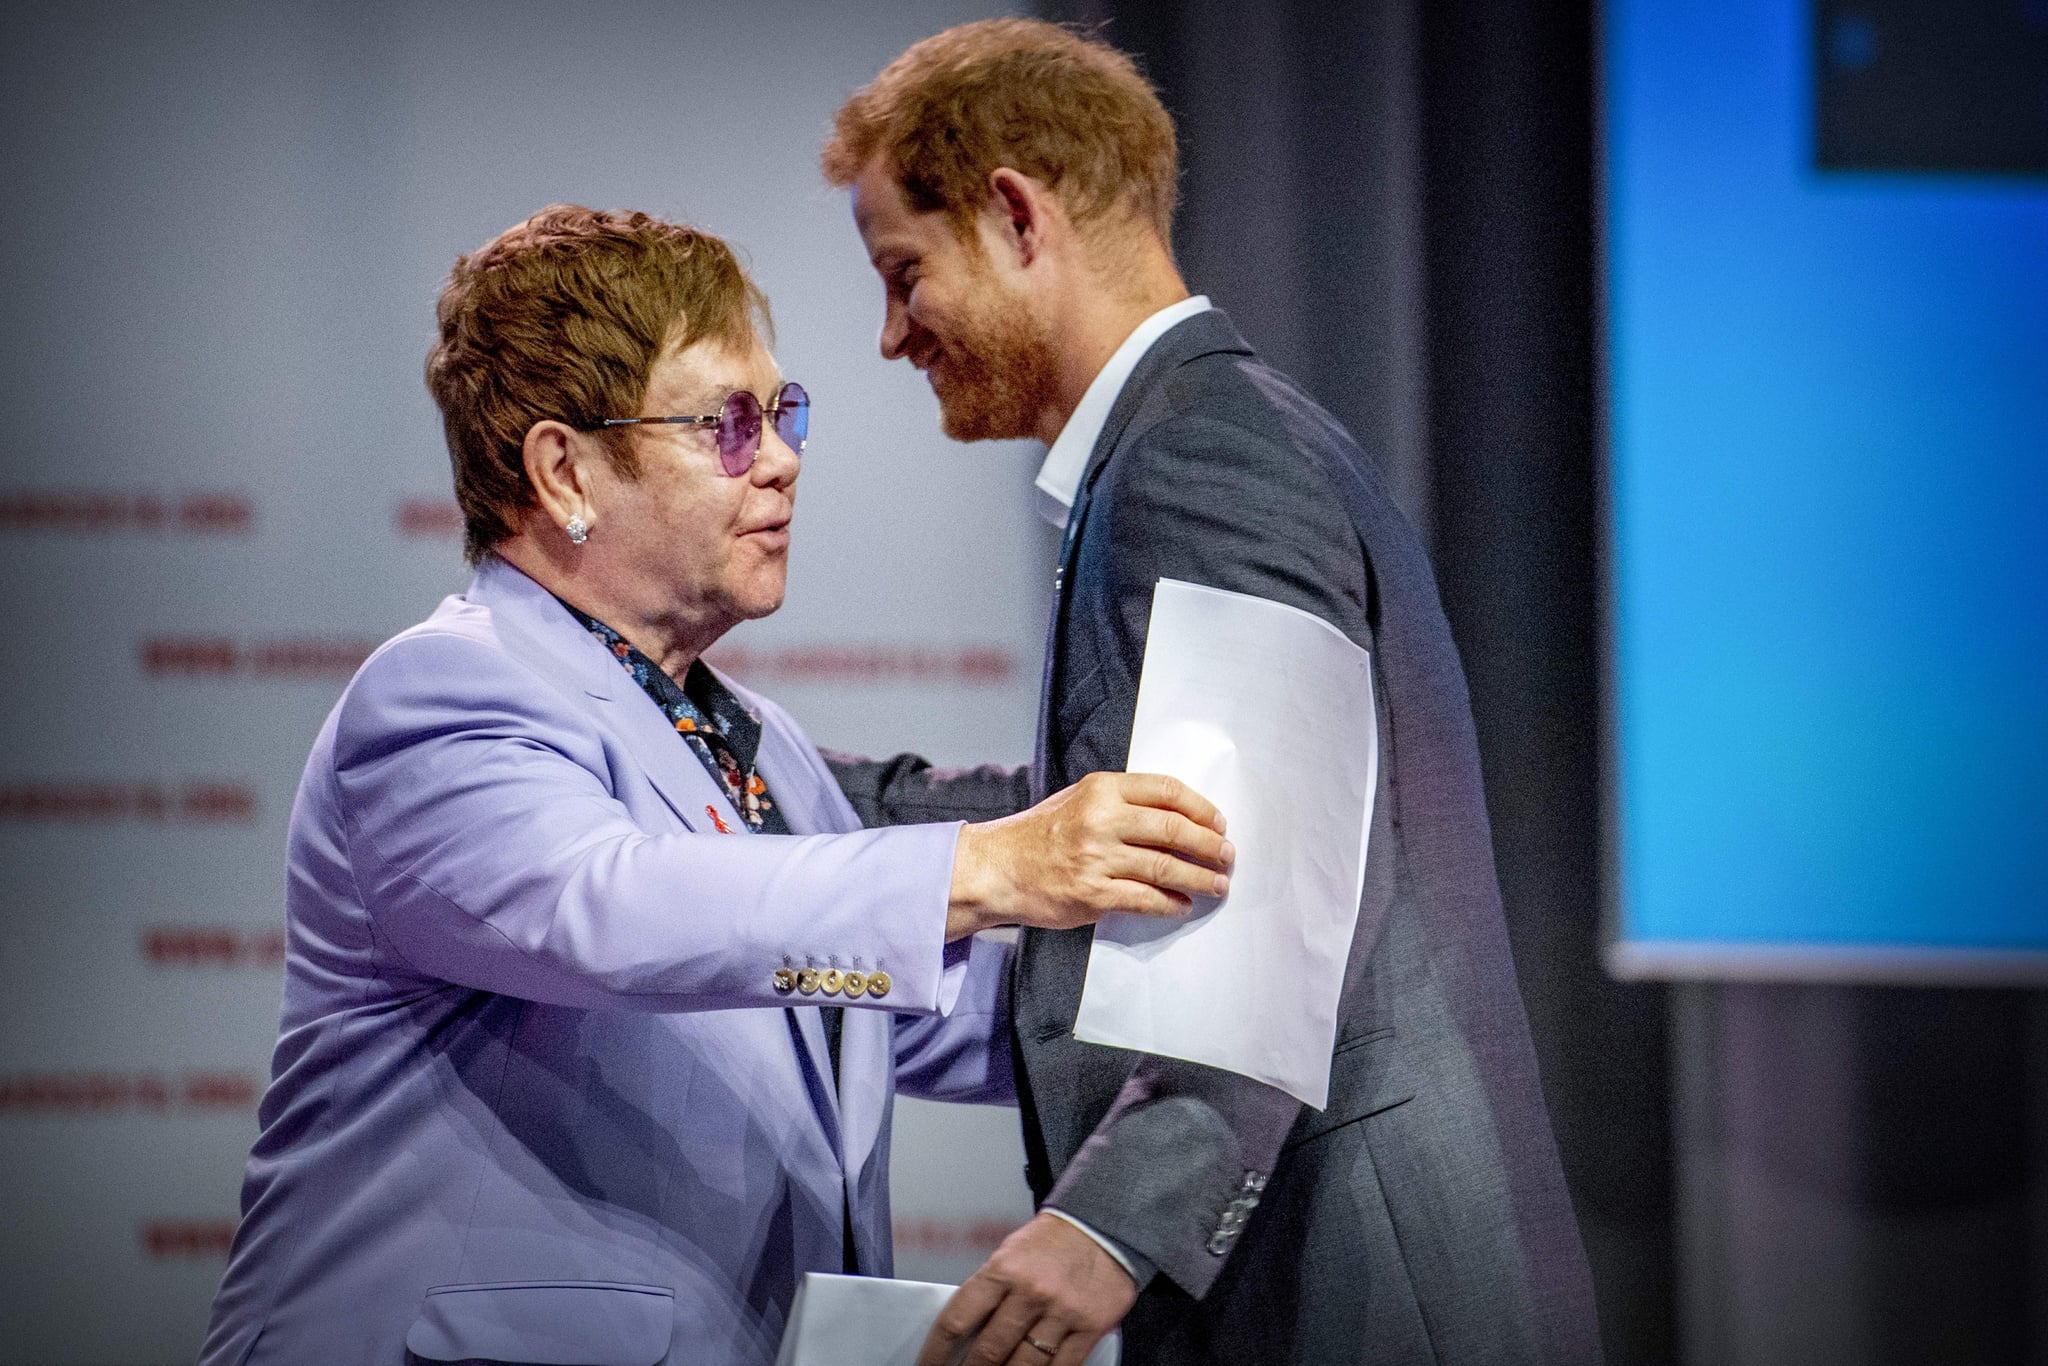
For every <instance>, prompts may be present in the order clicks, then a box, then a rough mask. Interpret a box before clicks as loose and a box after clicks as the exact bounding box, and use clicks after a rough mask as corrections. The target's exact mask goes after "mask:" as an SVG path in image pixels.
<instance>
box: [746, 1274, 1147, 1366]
mask: <svg viewBox="0 0 2048 1366" xmlns="http://www.w3.org/2000/svg"><path fill="white" fill-rule="evenodd" d="M958 1288H959V1287H958V1286H951V1285H933V1284H931V1283H930V1282H928V1281H890V1280H882V1279H880V1278H879V1277H875V1276H828V1275H826V1274H825V1273H823V1272H820V1271H811V1272H806V1273H805V1275H804V1280H803V1284H802V1285H799V1286H798V1287H797V1288H796V1303H795V1304H793V1305H791V1306H790V1310H789V1326H788V1327H787V1328H785V1329H784V1330H783V1332H782V1351H781V1352H780V1353H779V1354H778V1355H777V1356H776V1358H775V1366H916V1364H917V1352H918V1349H919V1348H920V1347H922V1346H924V1340H925V1337H926V1336H927V1335H928V1334H929V1333H930V1332H931V1331H932V1324H933V1322H934V1321H935V1320H937V1318H938V1317H939V1311H940V1310H941V1309H944V1308H945V1307H946V1301H947V1300H949V1299H951V1298H953V1292H954V1291H955V1290H957V1289H958ZM1118 1341H1119V1339H1118V1335H1117V1333H1116V1332H1115V1331H1114V1330H1112V1331H1111V1332H1110V1333H1109V1335H1108V1336H1106V1337H1104V1338H1103V1339H1102V1341H1101V1342H1098V1343H1096V1344H1095V1350H1094V1351H1092V1352H1090V1353H1089V1354H1088V1360H1087V1362H1086V1363H1085V1366H1117V1348H1118ZM971 1343H972V1339H970V1340H969V1342H968V1343H967V1344H963V1345H962V1346H961V1349H960V1351H959V1352H957V1353H956V1354H955V1355H956V1356H958V1357H961V1358H964V1357H965V1356H966V1355H967V1347H968V1346H969V1345H971Z"/></svg>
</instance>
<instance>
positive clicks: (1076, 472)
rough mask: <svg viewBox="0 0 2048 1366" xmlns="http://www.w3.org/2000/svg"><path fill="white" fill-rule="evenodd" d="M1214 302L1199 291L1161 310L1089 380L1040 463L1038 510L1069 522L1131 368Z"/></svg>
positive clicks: (1054, 520)
mask: <svg viewBox="0 0 2048 1366" xmlns="http://www.w3.org/2000/svg"><path fill="white" fill-rule="evenodd" d="M1208 307H1209V297H1208V296H1207V295H1206V294H1197V295H1194V296H1193V297H1191V298H1186V299H1182V300H1181V301H1180V302H1179V303H1177V304H1168V305H1167V306H1166V307H1165V308H1162V309H1160V310H1159V311H1158V312H1157V313H1154V314H1153V315H1152V316H1151V317H1149V318H1147V319H1145V321H1143V322H1141V323H1139V324H1138V325H1137V327H1136V328H1135V329H1133V331H1132V332H1131V335H1130V336H1128V337H1125V338H1124V344H1123V345H1122V346H1119V347H1118V348H1117V349H1116V353H1115V354H1114V355H1112V356H1111V357H1110V358H1109V363H1108V364H1107V365H1105V366H1103V367H1102V369H1101V370H1100V371H1099V372H1098V373H1097V374H1096V376H1095V378H1094V380H1093V381H1091V382H1090V383H1089V385H1088V391H1087V392H1086V393H1084V394H1082V395H1081V402H1080V403H1079V404H1077V405H1076V406H1075V408H1074V415H1073V416H1072V417H1069V418H1068V419H1067V425H1066V426H1064V427H1062V428H1060V434H1059V437H1058V439H1056V440H1055V441H1054V442H1053V443H1052V446H1051V447H1050V448H1049V449H1048V450H1047V451H1046V453H1045V463H1044V464H1043V465H1040V466H1039V467H1038V479H1037V481H1036V482H1037V485H1038V510H1039V512H1040V513H1042V514H1044V517H1045V520H1047V521H1048V522H1051V523H1052V524H1053V525H1054V526H1058V527H1063V526H1065V525H1066V524H1067V514H1068V513H1069V512H1070V511H1072V510H1073V506H1074V496H1075V495H1076V494H1077V493H1079V492H1080V489H1081V475H1082V474H1083V472H1085V471H1086V470H1087V468H1088V456H1089V453H1090V452H1092V451H1093V450H1094V449H1095V439H1096V438H1097V437H1099V436H1101V435H1102V424H1103V423H1105V422H1107V421H1109V410H1110V409H1111V408H1113V407H1115V406H1116V400H1117V395H1119V394H1121V393H1122V392H1123V391H1124V385H1125V384H1126V383H1127V382H1128V381H1129V380H1130V378H1131V371H1133V370H1135V369H1137V368H1138V362H1139V361H1141V360H1143V359H1144V358H1145V353H1146V352H1147V351H1150V350H1151V349H1152V344H1153V343H1154V342H1156V341H1158V340H1159V339H1160V338H1161V337H1163V336H1165V335H1166V334H1167V332H1169V331H1170V330H1172V328H1173V327H1174V326H1175V325H1176V324H1178V323H1180V322H1182V321H1183V320H1185V319H1188V318H1192V317H1194V316H1195V315H1196V314H1197V313H1200V312H1203V311H1205V310H1206V309H1207V308H1208Z"/></svg>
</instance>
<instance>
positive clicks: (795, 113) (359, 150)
mask: <svg viewBox="0 0 2048 1366" xmlns="http://www.w3.org/2000/svg"><path fill="white" fill-rule="evenodd" d="M990 9H991V7H990V6H987V5H977V4H975V3H972V2H971V0H893V2H892V3H888V4H883V3H879V2H878V0H868V2H865V3H838V4H830V5H827V4H823V3H820V4H815V5H801V4H793V3H787V0H784V2H783V3H776V2H775V0H764V2H763V3H755V4H750V5H747V6H722V5H719V6H714V5H691V4H657V3H652V2H651V0H629V2H621V3H609V4H598V5H586V6H574V7H571V6H559V5H550V4H543V3H518V4H505V3H500V4H483V3H470V2H468V0H464V2H463V3H454V2H452V0H443V2H442V3H424V0H422V3H416V4H398V3H384V4H379V3H370V4H351V5H346V6H343V5H325V6H316V5H310V4H306V5H294V4H255V3H249V4H230V3H205V4H185V5H178V6H161V5H150V4H140V3H136V4H119V5H67V6H62V7H59V6H49V7H42V8H41V12H40V13H31V12H29V11H28V9H27V7H22V6H12V7H9V8H8V11H7V14H6V16H5V17H4V18H0V149H4V154H5V158H6V161H5V172H6V183H7V184H8V186H9V189H10V191H11V193H10V194H9V195H8V196H7V198H6V199H5V201H4V202H0V221H4V230H5V244H6V245H5V251H4V255H0V261H4V266H0V268H4V270H5V281H4V285H5V287H4V291H0V308H4V310H5V318H6V323H7V325H6V327H5V328H4V329H0V362H4V363H0V395H4V402H0V414H4V418H5V432H4V437H0V450H4V452H5V455H4V459H5V469H4V474H0V556H4V557H5V564H6V566H7V575H6V580H5V592H4V593H0V620H4V625H5V630H6V639H7V640H8V642H9V643H8V647H7V651H6V656H5V657H6V666H5V670H4V680H0V689H4V691H0V704H4V713H0V714H4V716H5V722H4V736H5V751H4V754H0V858H4V860H5V867H6V871H7V874H8V876H7V877H6V878H5V879H4V880H0V906H4V917H5V919H4V925H5V931H6V932H5V933H4V935H0V1171H4V1172H5V1174H6V1176H5V1180H6V1187H5V1198H4V1199H0V1362H36V1363H71V1362H77V1363H84V1362H96V1363H111V1362H122V1363H143V1362H172V1361H179V1360H186V1359H189V1357H190V1356H191V1354H192V1352H193V1350H194V1348H195V1347H196V1345H197V1342H198V1339H199V1335H200V1333H201V1330H202V1327H203V1323H204V1318H205V1313H206V1308H207V1304H208V1301H209V1299H210V1297H211V1295H212V1291H213V1287H214V1284H215V1282H216V1281H217V1279H218V1276H219V1273H220V1269H221V1266H222V1261H223V1257H224V1254H225V1248H226V1240H227V1238H228V1237H229V1236H230V1235H231V1232H232V1229H233V1221H234V1217H235V1212H236V1197H237V1190H238V1186H239V1180H240V1171H241V1164H242V1160H243V1157H244V1155H245V1153H246V1150H247V1147H248V1144H249V1142H250V1140H251V1138H252V1137H253V1135H254V1131H255V1104H256V1100H257V1098H258V1096H259V1095H260V1091H261V1087H262V1084H263V1080H264V1077H265V1075H266V1072H267V1063H268V1057H269V1050H270V1046H271V1044H272V1042H273V1039H274V1034H275V1029H276V1022H277V1006H278V995H279V981H280V977H279V962H280V956H281V948H282V940H281V924H282V922H281V914H282V912H281V888H282V871H281V864H282V858H281V856H282V848H283V840H284V829H285V821H286V818H287V815H288V812H289V805H290V801H291V796H292V792H293V789H294V786H295V784H296V782H297V776H298V770H299V767H300V765H301V764H302V762H303V760H304V757H305V753H306V750H307V747H308V745H309V744H310V742H311V740H312V737H313V734H314V732H315V730H316V729H317V728H318V726H319V723H320V720H321V718H322V717H323V716H324V714H325V712H326V710H327V708H328V707H329V706H330V705H331V704H332V702H333V700H334V698H335V696H336V695H337V694H338V692H339V690H340V687H341V685H342V683H343V682H344V681H345V680H346V678H347V676H348V673H349V672H350V670H351V669H352V668H353V665H354V663H355V662H356V661H357V660H359V659H360V658H361V657H362V655H363V654H364V653H365V652H366V651H367V650H368V648H369V647H370V645H371V644H373V643H374V642H375V641H377V640H379V639H381V638H383V637H384V636H387V635H389V634H391V633H392V632H394V631H396V630H398V629H399V628H401V627H403V626H405V625H406V624H408V623H410V622H412V621H415V620H417V619H419V618H420V617H421V616H423V615H425V614H426V613H427V612H428V611H429V610H430V609H431V608H432V606H433V604H434V602H435V601H436V600H437V599H438V598H439V597H440V596H441V595H442V594H444V593H447V592H450V591H454V590H456V589H459V588H460V586H461V585H462V584H463V582H464V581H465V579H466V571H465V570H464V569H463V567H462V564H461V555H460V541H459V535H458V534H457V533H458V528H457V525H456V522H455V519H454V517H453V515H452V505H451V503H450V502H449V497H448V475H447V463H446V456H445V453H444V451H443V448H442V446H441V441H440V435H439V428H438V423H437V421H436V419H435V415H434V412H433V408H432V405H431V403H430V402H429V400H428V398H427V396H426V393H425V389H424V386H423V384H422V382H421V379H420V367H421V363H422V360H423V358H424V355H425V352H426V348H427V345H428V343H429V341H430V339H431V335H432V306H433V299H434V295H435V293H436V291H437V289H438V287H439V284H440V282H441V279H442V278H443V277H444V275H445V274H446V272H447V269H448V267H449V266H450V264H451V263H452V262H453V260H454V258H455V256H456V255H457V254H458V253H460V252H463V251H467V250H469V249H471V248H473V247H475V246H476V245H478V244H479V243H481V242H483V241H484V240H485V239H486V238H488V237H489V236H491V235H492V234H494V233H496V232H497V231H499V230H500V229H502V228H504V227H506V226H507V225H509V224H510V223H512V222H513V221H515V220H517V219H519V218H522V217H524V216H525V215H526V214H528V213H530V212H532V211H533V210H535V209H537V208H539V207H540V206H541V205H543V204H546V203H549V202H551V201H558V200H569V201H576V202H581V203H585V204H590V205H593V206H596V207H628V208H643V209H647V210H649V211H651V212H656V213H660V214H663V215H666V216H673V217H680V218H685V219H688V220H690V221H692V222H695V223H697V224H700V225H702V226H704V227H707V228H709V229H711V230H712V231H715V232H718V233H720V234H723V235H725V236H727V237H729V238H730V239H731V240H733V241H734V242H735V243H736V244H738V245H739V246H740V247H742V248H743V250H744V252H745V254H746V255H747V257H748V258H749V259H750V260H751V262H752V264H753V268H754V271H755V275H756V277H757V279H758V280H759V281H760V283H761V284H762V285H763V286H764V288H765V289H766V290H767V291H768V293H769V296H770V297H771V299H772V300H773V301H774V305H775V314H776V321H777V323H778V325H779V332H780V345H779V347H778V355H779V359H780V360H781V361H782V363H783V366H784V368H785V370H786V371H787V373H788V374H790V375H791V376H792V377H794V378H798V379H801V380H802V381H803V382H804V384H805V385H806V386H807V387H808V388H809V389H810V390H811V393H812V394H813V396H814V398H815V401H816V405H817V407H816V414H815V420H814V424H813V434H812V443H811V454H810V456H809V458H808V459H807V460H806V464H805V469H804V473H803V477H802V482H801V484H800V497H799V500H798V509H799V515H798V518H797V521H796V545H795V550H794V556H793V568H792V573H791V582H790V594H789V603H788V606H786V607H785V608H784V609H783V610H782V612H781V613H780V614H779V615H777V616H776V617H774V618H771V619H769V620H767V621H763V622H758V623H754V624H752V625H749V626H747V627H745V628H742V629H741V630H740V631H738V632H735V633H734V635H733V636H732V637H730V638H729V644H730V646H731V647H732V649H731V650H730V651H729V652H728V655H729V658H730V659H731V661H732V662H733V663H734V664H735V665H736V671H737V672H739V673H740V674H741V676H742V677H744V678H746V679H747V680H748V681H750V682H753V683H755V684H756V685H758V686H760V687H762V688H764V689H765V690H767V691H768V692H770V693H771V694H772V695H774V696H776V697H778V698H779V699H780V700H782V701H783V702H784V703H786V704H787V705H788V706H790V708H791V709H792V710H793V711H794V712H795V713H796V714H797V716H798V717H799V718H800V719H801V720H802V721H803V722H804V723H805V724H806V725H807V726H808V727H809V729H810V731H811V733H812V736H813V737H814V738H815V739H816V740H817V741H819V742H820V743H821V744H825V745H828V746H836V747H841V748H849V749H866V750H869V751H871V752H884V751H893V750H894V749H898V748H918V749H921V750H923V751H924V752H926V753H928V754H931V755H933V756H934V757H936V758H939V759H942V760H947V761H978V760H1000V761H1007V762H1015V761H1020V760H1022V759H1023V758H1025V757H1027V755H1028V751H1029V746H1030V735H1031V725H1032V720H1033V715H1034V706H1035V698H1036V691H1037V678H1038V667H1037V659H1038V648H1039V641H1040V633H1041V630H1042V625H1043V612H1044V607H1045V601H1046V599H1045V592H1044V589H1045V586H1046V584H1045V580H1046V577H1047V574H1048V571H1049V567H1050V560H1051V543H1050V540H1049V535H1048V533H1047V532H1046V530H1045V529H1044V528H1043V527H1042V526H1040V525H1039V524H1038V523H1037V522H1036V520H1035V519H1034V517H1033V515H1032V513H1031V500H1030V496H1029V495H1030V487H1029V486H1030V478H1031V474H1032V472H1033V470H1034V469H1035V465H1036V461H1037V459H1038V456H1039V448H1037V447H1035V446H1025V445H1012V446H1003V447H987V446H984V447H973V448H963V447H959V446H955V445H953V444H952V443H949V442H947V441H945V440H944V439H943V438H941V437H940V436H939V435H938V433H937V423H936V410H935V406H934V404H933V402H932V400H931V397H930V395H929V393H928V392H927V391H926V389H925V387H924V385H923V383H922V381H921V379H919V378H918V377H917V376H916V375H915V374H914V373H913V372H911V371H910V370H909V368H908V367H906V366H902V365H896V366H888V365H885V364H884V363H883V362H882V361H881V359H880V358H879V356H878V355H877V354H876V351H875V344H874V341H875V333H876V329H877V326H878V324H879V321H880V287H879V285H878V284H877V283H876V282H875V281H874V279H873V277H872V275H871V274H870V273H869V271H868V270H867V267H866V263H865V260H864V258H863V256H862V254H861V251H860V246H859V242H858V240H857V239H856V238H855V236H854V234H853V232H852V229H851V226H850V222H849V219H848V215H847V212H846V206H845V203H844V197H843V196H842V195H840V194H839V193H837V192H834V191H831V190H829V189H827V188H826V187H824V186H823V184H822V183H821V181H820V179H819V176H818V172H817V164H816V153H817V148H818V145H819V143H820V142H821V140H822V137H823V132H824V128H825V124H826V122H827V120H828V119H829V117H830V114H831V112H832V110H833V109H834V108H835V107H836V106H837V104H838V102H839V100H840V99H841V98H843V97H844V95H845V94H846V93H848V92H849V91H850V90H851V89H853V88H854V87H855V86H857V85H858V84H860V83H861V82H862V81H864V80H866V79H867V78H868V77H870V76H871V75H873V73H874V72H875V71H876V70H878V69H879V68H880V67H881V65H882V64H883V63H884V62H886V61H887V60H888V59H889V58H890V57H892V56H893V55H895V53H897V52H898V51H900V50H901V49H902V47H903V46H905V45H906V44H907V43H909V42H911V41H913V40H915V39H916V38H918V37H921V36H923V35H925V34H927V33H930V32H932V31H935V30H936V29H938V28H941V27H944V26H945V25H947V24H949V23H953V22H957V21H959V20H961V19H966V18H973V17H977V15H979V14H981V13H986V12H989V11H990ZM897 1133H898V1140H897V1149H896V1169H895V1190H896V1204H897V1216H898V1218H897V1229H898V1264H899V1268H900V1271H901V1274H906V1275H914V1276H926V1277H932V1278H940V1279H954V1278H957V1277H958V1276H959V1275H961V1274H963V1273H964V1272H965V1271H967V1270H970V1269H971V1268H972V1267H973V1266H974V1265H975V1263H976V1262H977V1261H978V1259H979V1257H980V1256H981V1255H982V1253H983V1252H985V1251H986V1249H987V1248H988V1247H990V1246H992V1245H993V1243H994V1242H995V1240H996V1239H997V1238H999V1237H1000V1236H1001V1234H1002V1233H1003V1232H1004V1231H1006V1230H1007V1229H1008V1228H1009V1227H1010V1226H1012V1225H1013V1224H1014V1223H1015V1222H1017V1221H1018V1220H1020V1219H1021V1218H1022V1217H1023V1216H1024V1214H1025V1213H1026V1212H1027V1210H1028V1200H1027V1198H1026V1196H1025V1193H1024V1190H1023V1185H1022V1181H1021V1178H1020V1176H1019V1166H1020V1163H1021V1151H1020V1148H1019V1143H1018V1140H1017V1136H1016V1127H1015V1117H1014V1115H1013V1114H1012V1113H1011V1112H1008V1111H1000V1110H997V1111H972V1110H955V1109H949V1108H942V1107H933V1106H920V1105H915V1104H912V1103H905V1105H904V1106H903V1107H902V1109H901V1110H900V1111H899V1116H898V1129H897Z"/></svg>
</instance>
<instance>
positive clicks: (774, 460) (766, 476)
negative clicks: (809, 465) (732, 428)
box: [747, 422, 803, 488]
mask: <svg viewBox="0 0 2048 1366" xmlns="http://www.w3.org/2000/svg"><path fill="white" fill-rule="evenodd" d="M802 469H803V453H802V452H800V451H797V450H793V449H792V448H791V447H790V445H789V443H788V442H787V441H784V440H783V439H782V433H781V432H779V431H777V430H776V429H775V424H774V423H772V422H764V423H762V424H761V449H760V450H759V451H757V452H755V454H754V467H753V468H752V469H751V470H749V471H748V472H747V473H748V474H749V475H751V476H752V477H753V480H754V483H755V484H757V485H759V486H761V487H763V488H769V487H777V486H787V485H790V484H794V483H795V482H796V477H797V474H798V473H799V472H800V471H801V470H802Z"/></svg>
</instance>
